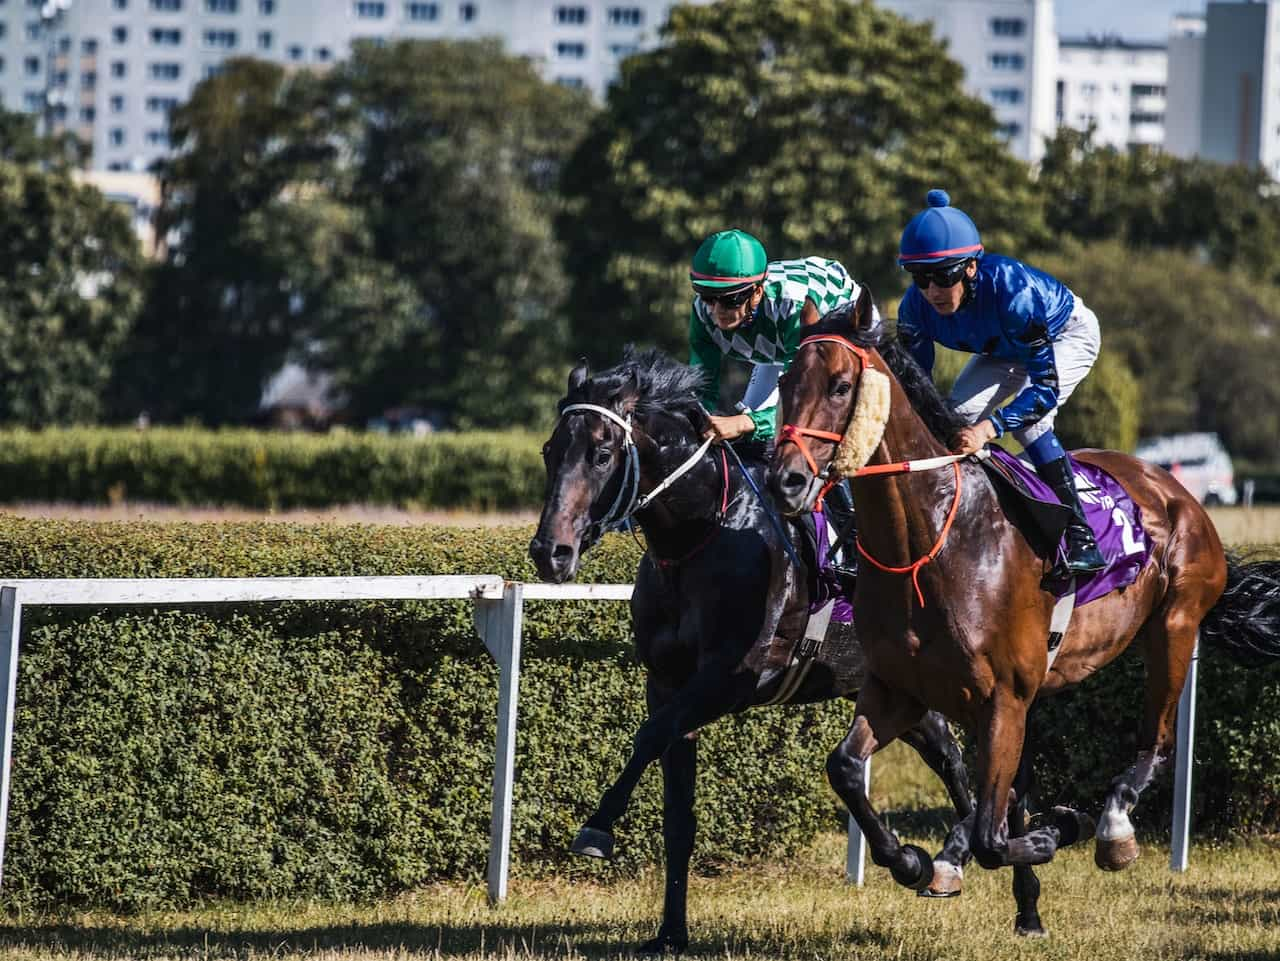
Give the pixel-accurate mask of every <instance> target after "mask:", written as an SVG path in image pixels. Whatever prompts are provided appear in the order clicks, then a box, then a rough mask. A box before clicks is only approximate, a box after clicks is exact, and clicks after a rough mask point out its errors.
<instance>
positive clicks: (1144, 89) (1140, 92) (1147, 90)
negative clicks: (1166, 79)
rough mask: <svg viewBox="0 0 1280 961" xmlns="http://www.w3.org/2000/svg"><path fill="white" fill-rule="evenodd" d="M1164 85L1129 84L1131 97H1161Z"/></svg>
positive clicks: (1163, 93)
mask: <svg viewBox="0 0 1280 961" xmlns="http://www.w3.org/2000/svg"><path fill="white" fill-rule="evenodd" d="M1164 95H1165V87H1164V84H1162V83H1135V84H1130V85H1129V96H1131V97H1163V96H1164Z"/></svg>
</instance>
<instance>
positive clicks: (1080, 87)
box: [1055, 36, 1169, 150]
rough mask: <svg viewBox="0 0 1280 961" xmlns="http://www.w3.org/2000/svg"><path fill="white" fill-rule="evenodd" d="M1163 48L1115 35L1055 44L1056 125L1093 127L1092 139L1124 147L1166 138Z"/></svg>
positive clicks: (1158, 142) (1155, 143)
mask: <svg viewBox="0 0 1280 961" xmlns="http://www.w3.org/2000/svg"><path fill="white" fill-rule="evenodd" d="M1168 74H1169V57H1168V49H1167V48H1166V47H1165V45H1164V44H1156V43H1131V42H1129V41H1126V40H1122V39H1121V38H1119V37H1114V36H1103V37H1096V36H1095V37H1085V38H1080V39H1069V38H1063V39H1061V40H1060V41H1059V42H1058V83H1057V97H1056V100H1057V103H1056V110H1055V116H1056V120H1057V123H1058V125H1060V126H1061V125H1065V126H1068V127H1074V128H1076V129H1077V130H1087V129H1089V128H1090V127H1092V128H1093V130H1094V138H1093V139H1094V142H1095V143H1097V144H1105V145H1107V146H1112V147H1116V148H1118V149H1120V150H1125V149H1128V148H1130V147H1135V146H1151V147H1159V146H1161V145H1163V143H1164V138H1165V119H1166V109H1167V94H1168V91H1167V86H1168Z"/></svg>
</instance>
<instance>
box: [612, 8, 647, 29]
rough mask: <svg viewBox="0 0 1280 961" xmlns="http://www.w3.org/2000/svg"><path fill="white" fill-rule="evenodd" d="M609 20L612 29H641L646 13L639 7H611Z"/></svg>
mask: <svg viewBox="0 0 1280 961" xmlns="http://www.w3.org/2000/svg"><path fill="white" fill-rule="evenodd" d="M607 19H608V21H609V26H611V27H639V26H643V25H644V11H643V10H641V9H640V8H639V7H610V8H609V12H608V14H607Z"/></svg>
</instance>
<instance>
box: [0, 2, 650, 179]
mask: <svg viewBox="0 0 1280 961" xmlns="http://www.w3.org/2000/svg"><path fill="white" fill-rule="evenodd" d="M47 2H49V0H0V95H2V96H3V100H4V106H5V107H7V108H9V109H11V110H26V111H29V112H32V113H41V114H44V113H46V112H47V113H48V114H49V119H50V120H51V121H52V122H54V123H55V124H57V125H59V126H62V127H64V128H66V129H70V130H73V131H76V132H77V133H79V134H80V135H81V137H82V138H83V139H84V140H85V141H86V142H88V143H90V144H92V147H93V166H94V167H95V168H96V169H105V170H135V171H137V170H145V169H146V168H147V167H149V166H150V164H151V162H152V161H153V160H155V159H156V158H158V157H160V156H163V155H164V154H165V153H166V151H167V149H168V143H167V141H166V131H167V118H168V113H169V111H170V110H171V109H172V108H173V107H174V106H176V105H177V104H179V103H181V102H183V101H184V100H186V99H187V97H188V96H189V95H190V92H191V89H192V88H193V87H194V86H195V85H196V84H197V83H199V82H200V81H201V80H203V79H204V78H205V77H207V76H209V74H210V73H211V72H212V71H216V70H217V69H218V68H219V65H220V64H221V63H222V62H223V61H224V60H225V59H227V58H229V57H233V56H254V57H260V58H263V59H267V60H273V61H276V62H279V63H282V64H287V65H295V66H304V65H306V66H315V65H323V64H327V63H331V62H332V61H335V60H339V59H341V58H343V57H345V56H346V55H347V54H348V53H349V51H350V49H351V45H352V43H353V42H354V41H356V40H361V39H373V40H375V41H376V40H385V39H389V38H399V37H415V38H445V37H448V38H452V39H460V38H467V37H489V36H497V37H500V38H502V39H503V40H504V41H505V43H506V46H507V48H508V49H509V50H511V51H512V52H513V53H516V54H521V55H525V56H528V57H530V58H531V59H532V60H533V61H534V62H536V63H537V64H538V65H539V67H540V68H541V70H542V71H543V73H544V75H545V76H546V77H547V78H548V79H550V80H555V81H557V82H560V83H563V84H566V85H568V86H574V87H585V88H589V89H591V90H593V91H595V92H596V94H597V95H599V94H602V93H603V91H604V89H605V87H606V86H607V85H608V83H609V81H610V80H611V78H612V77H613V76H615V74H616V73H617V69H618V63H619V61H620V60H621V59H622V58H623V57H625V56H627V55H628V54H631V53H634V52H636V51H637V50H641V49H646V48H649V47H652V46H654V45H655V44H656V43H657V36H658V28H659V27H660V26H661V25H662V24H663V22H664V21H665V20H666V16H667V11H668V9H669V8H670V6H671V4H670V3H668V2H656V0H604V2H600V0H592V2H587V0H580V2H572V0H570V2H553V0H438V2H437V0H69V2H68V0H61V2H62V3H63V4H65V5H66V6H67V9H66V11H65V13H63V14H61V15H60V16H59V17H58V18H57V19H56V20H47V19H46V20H45V21H43V23H44V25H43V26H42V18H41V9H42V7H44V6H45V4H46V3H47ZM47 96H48V97H50V98H51V99H52V101H53V105H52V107H51V108H49V109H48V110H47V111H46V106H45V105H46V97H47Z"/></svg>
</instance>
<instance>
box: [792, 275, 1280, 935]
mask: <svg viewBox="0 0 1280 961" xmlns="http://www.w3.org/2000/svg"><path fill="white" fill-rule="evenodd" d="M870 308H871V300H870V297H869V296H868V295H867V293H866V292H865V291H864V293H863V296H862V298H860V299H859V301H858V303H857V304H854V305H851V306H849V307H847V308H842V309H840V310H838V311H836V312H833V313H832V314H831V315H829V316H828V317H827V318H824V320H823V321H822V323H821V324H819V325H817V326H815V327H814V328H813V330H812V332H811V333H810V334H809V335H808V336H807V337H806V339H805V341H804V342H803V344H802V346H801V348H800V351H799V353H798V354H797V356H796V358H795V360H794V362H793V363H792V366H791V369H790V371H789V373H788V374H787V375H786V376H785V378H784V379H783V382H782V386H781V397H782V409H783V411H784V413H785V419H786V421H787V424H786V426H784V429H783V438H784V439H783V440H781V441H780V442H779V445H778V447H777V449H776V451H775V454H774V458H773V461H772V463H771V465H770V471H769V482H770V484H771V486H772V488H773V490H774V493H775V495H776V497H777V499H778V502H779V504H780V505H783V506H784V507H785V509H786V510H788V511H790V512H793V513H794V512H800V511H804V510H807V509H810V508H811V506H812V504H813V502H814V500H815V498H816V496H817V494H818V491H819V489H820V488H821V486H822V484H823V483H824V482H825V481H826V480H827V479H828V477H827V474H828V470H829V468H830V467H831V466H832V464H833V461H834V462H835V463H837V464H839V466H840V468H841V472H843V473H846V474H850V473H852V472H853V471H854V470H855V469H856V468H859V467H862V466H863V463H866V464H868V465H890V464H893V463H899V462H906V461H918V460H920V459H927V458H936V457H942V458H945V455H947V454H948V453H949V451H948V449H947V446H946V441H947V440H948V439H949V438H950V437H952V436H954V434H955V432H956V431H957V430H958V429H959V428H960V427H961V426H963V424H964V422H963V421H962V420H961V419H960V418H958V417H957V415H955V414H954V412H953V411H952V410H951V408H950V407H949V406H948V405H947V404H946V403H945V401H943V399H942V398H941V396H940V395H939V394H938V392H937V390H936V388H934V386H933V383H932V381H931V380H930V379H929V377H928V375H926V374H925V373H924V372H923V371H922V370H921V369H920V368H919V367H918V366H917V365H916V364H915V363H914V361H912V359H911V357H910V355H909V354H908V352H907V351H906V350H905V348H904V347H902V345H900V344H898V343H897V342H896V341H891V340H889V339H888V338H887V337H886V335H885V333H884V331H883V329H882V327H881V325H880V324H878V323H877V322H876V321H875V320H874V318H873V312H872V311H871V309H870ZM871 372H878V373H871ZM860 395H863V396H862V399H861V400H859V398H860ZM873 395H875V396H874V397H873ZM855 407H856V408H857V414H856V415H855ZM877 409H878V410H879V414H878V416H877V414H876V411H877ZM868 411H870V412H871V413H870V415H868ZM851 418H852V422H853V423H852V425H851ZM847 425H850V426H848V427H847ZM881 431H882V433H881ZM846 433H848V437H847V439H846ZM855 434H857V435H858V436H855ZM851 450H854V451H860V452H861V453H860V454H858V455H857V456H856V458H855V461H856V462H854V463H849V460H850V455H849V452H850V451H851ZM837 452H839V456H838V453H837ZM1074 456H1075V457H1076V458H1077V459H1078V460H1080V461H1083V462H1087V463H1091V464H1096V465H1098V466H1099V467H1101V468H1103V469H1104V470H1105V471H1107V472H1108V473H1109V474H1111V475H1112V476H1113V477H1115V478H1116V480H1117V481H1119V483H1120V484H1121V485H1122V486H1123V487H1124V488H1125V490H1126V491H1128V493H1129V494H1130V496H1131V497H1132V498H1133V501H1134V503H1135V504H1136V505H1137V507H1138V509H1139V510H1140V512H1141V520H1142V524H1143V526H1144V528H1145V530H1146V533H1147V536H1148V538H1149V540H1150V542H1151V544H1152V553H1151V558H1150V560H1149V562H1148V563H1147V565H1146V566H1145V567H1144V568H1143V570H1142V571H1141V573H1140V574H1139V576H1138V578H1137V580H1136V582H1135V583H1133V584H1131V585H1130V586H1129V587H1127V588H1125V589H1123V590H1117V591H1113V592H1112V593H1110V594H1107V595H1105V596H1103V597H1101V598H1098V599H1097V600H1095V601H1093V602H1091V603H1089V604H1087V605H1085V606H1082V607H1081V608H1079V609H1078V610H1077V611H1076V612H1075V614H1074V617H1073V618H1072V620H1071V624H1070V628H1069V630H1068V631H1067V633H1066V635H1065V638H1064V639H1063V641H1062V644H1061V646H1060V647H1059V648H1058V651H1059V653H1058V655H1057V658H1056V660H1054V661H1053V662H1052V666H1051V667H1050V666H1049V663H1050V662H1049V658H1048V649H1047V638H1048V635H1049V622H1050V614H1051V613H1052V609H1053V606H1054V598H1053V597H1052V596H1051V595H1050V594H1048V593H1047V592H1046V591H1044V590H1043V589H1042V588H1041V577H1042V575H1043V574H1044V573H1045V569H1046V561H1045V559H1044V558H1042V557H1041V556H1038V555H1037V554H1036V553H1035V551H1034V550H1033V549H1032V546H1031V544H1030V542H1029V541H1028V540H1027V538H1026V537H1025V536H1024V535H1023V533H1022V532H1021V531H1020V530H1019V529H1018V528H1017V527H1015V526H1014V524H1013V523H1012V522H1011V521H1010V520H1009V519H1008V518H1007V517H1006V516H1005V514H1004V512H1003V511H1002V509H1001V507H1000V504H999V503H998V499H997V493H996V491H995V489H994V488H993V486H992V484H991V482H990V481H989V480H988V479H987V476H986V474H985V471H984V470H983V469H982V468H981V467H980V466H979V465H977V464H976V463H973V462H972V461H966V462H963V463H955V464H952V463H950V462H948V461H945V460H944V463H943V465H940V466H939V469H935V470H926V471H923V472H907V473H896V474H894V473H886V472H885V471H887V470H891V468H887V467H886V468H885V471H882V472H879V473H876V472H872V471H868V470H863V471H861V472H859V473H858V474H857V475H856V478H855V479H854V481H853V484H852V486H853V499H854V505H855V509H856V513H857V518H858V541H859V548H860V550H861V551H862V553H863V556H864V557H865V558H867V559H868V563H864V564H862V565H861V571H860V573H859V577H858V584H857V594H856V598H855V605H854V606H855V609H856V610H857V612H858V614H857V618H858V634H859V638H860V639H861V641H862V643H863V646H864V649H865V651H866V655H867V660H868V676H867V680H866V682H865V684H864V685H863V688H862V691H861V692H860V694H859V696H858V701H857V713H856V715H855V718H854V722H853V726H852V727H851V729H850V731H849V734H848V735H847V737H846V738H845V739H844V741H843V742H842V743H841V744H840V746H839V747H838V748H837V749H836V750H835V751H834V752H833V753H832V755H831V757H830V759H829V761H828V776H829V777H830V780H831V783H832V786H833V787H834V788H835V790H836V792H837V793H838V794H839V795H840V796H841V798H843V799H844V800H845V802H846V803H847V804H848V805H849V809H850V811H851V812H852V813H853V816H854V817H855V818H856V819H857V821H858V824H859V825H860V826H861V828H862V830H863V832H864V833H865V834H866V836H867V838H868V840H869V842H870V846H871V851H872V856H873V858H874V859H875V861H876V863H877V864H880V865H882V866H888V867H891V868H892V869H893V872H894V876H895V877H896V878H898V879H899V880H901V879H902V876H903V874H904V871H905V869H906V866H907V865H906V864H905V863H904V861H914V860H915V859H914V857H913V856H912V855H911V852H904V850H903V847H902V846H901V845H900V844H899V842H898V840H897V839H896V838H895V837H894V836H893V834H892V833H891V832H889V831H888V830H887V829H886V828H885V827H884V826H883V825H881V823H880V821H879V819H878V818H877V815H876V812H875V810H874V809H873V808H872V806H871V804H870V803H869V801H868V800H867V797H866V793H865V791H864V790H863V788H862V784H863V783H864V782H863V778H862V768H863V765H864V764H865V762H866V759H867V758H868V757H870V755H871V754H872V753H873V752H875V751H877V750H879V749H880V748H882V747H884V746H885V745H886V744H888V743H889V742H890V741H892V740H894V739H895V738H897V737H898V736H899V735H900V734H901V733H902V732H903V731H904V730H907V729H908V728H909V727H910V726H911V725H913V724H915V723H916V722H917V721H918V720H919V718H920V717H921V716H922V715H923V714H924V712H925V711H927V710H936V711H939V712H941V713H942V714H944V715H946V716H947V717H949V718H951V719H952V720H954V721H956V722H958V723H960V724H963V725H964V726H965V727H966V728H967V729H968V730H969V731H970V733H971V734H972V736H973V737H974V739H975V741H976V746H977V758H978V772H977V790H978V805H977V810H976V812H975V814H974V816H973V819H972V821H971V822H969V823H967V824H965V825H962V826H961V827H960V828H959V829H957V832H954V833H953V837H952V839H951V841H950V842H949V845H948V846H949V848H950V847H952V846H954V845H960V846H964V845H966V844H967V845H968V846H969V848H970V850H971V852H972V854H973V856H974V858H975V859H976V860H977V861H978V863H979V864H981V865H982V866H983V867H986V868H996V867H1001V866H1004V865H1012V866H1014V867H1015V878H1014V893H1015V895H1016V896H1017V899H1018V919H1017V922H1016V926H1017V930H1018V931H1019V933H1025V934H1030V933H1036V934H1038V933H1042V932H1043V928H1042V927H1041V924H1040V919H1039V915H1038V913H1037V909H1036V899H1037V897H1038V894H1039V883H1038V882H1037V881H1036V880H1035V876H1034V874H1032V873H1031V870H1030V868H1031V866H1032V865H1035V864H1042V863H1044V862H1047V861H1049V860H1050V859H1051V858H1052V857H1053V855H1054V853H1055V851H1056V849H1057V848H1058V847H1060V846H1064V845H1066V844H1069V843H1072V842H1073V841H1075V840H1077V839H1078V838H1079V837H1081V836H1084V835H1085V834H1086V833H1087V831H1088V828H1087V827H1086V825H1087V823H1088V819H1087V818H1085V817H1083V816H1079V815H1077V814H1076V812H1072V811H1068V810H1067V809H1065V808H1056V809H1054V812H1053V814H1051V815H1050V816H1049V817H1048V818H1046V819H1044V820H1042V821H1040V822H1039V823H1033V824H1031V825H1030V826H1028V825H1027V823H1026V821H1025V809H1024V808H1023V807H1022V805H1021V804H1020V803H1015V804H1014V805H1013V807H1012V808H1011V801H1012V800H1014V799H1017V798H1019V796H1020V795H1023V794H1025V791H1021V790H1020V791H1011V789H1012V788H1014V787H1015V779H1016V780H1017V782H1018V787H1020V788H1021V787H1023V786H1024V785H1023V782H1024V780H1025V778H1026V776H1027V775H1028V773H1029V771H1028V769H1027V767H1026V766H1024V765H1023V761H1024V757H1023V755H1024V751H1023V747H1024V737H1025V731H1026V719H1027V712H1028V709H1029V708H1030V707H1031V704H1032V702H1033V701H1035V700H1036V698H1038V697H1039V696H1041V695H1044V694H1051V693H1054V692H1056V691H1061V690H1063V689H1064V688H1067V687H1070V686H1071V685H1073V684H1077V683H1079V682H1080V681H1082V680H1084V679H1085V678H1087V677H1088V676H1089V675H1091V674H1092V673H1093V672H1094V671H1097V670H1099V669H1100V668H1102V667H1103V666H1105V665H1106V664H1107V663H1108V662H1110V661H1111V660H1113V659H1114V658H1115V657H1116V656H1117V655H1119V654H1120V652H1121V651H1123V650H1124V649H1125V648H1126V647H1128V646H1129V645H1130V644H1136V645H1137V647H1138V648H1139V649H1140V650H1141V653H1142V655H1143V657H1144V658H1145V661H1146V666H1147V689H1146V697H1145V714H1144V719H1143V722H1142V730H1141V740H1140V744H1141V745H1142V746H1143V749H1142V750H1141V751H1140V753H1139V754H1138V757H1137V759H1136V761H1135V763H1134V765H1133V766H1132V767H1131V768H1129V769H1128V770H1127V771H1125V772H1124V773H1122V774H1120V775H1119V776H1118V777H1117V778H1116V779H1115V781H1113V782H1112V787H1111V790H1110V792H1109V794H1108V795H1107V798H1106V801H1105V804H1104V806H1103V810H1102V815H1101V818H1100V819H1099V823H1098V832H1097V848H1096V852H1095V857H1096V860H1097V863H1098V864H1099V866H1101V867H1103V868H1106V869H1111V870H1118V869H1121V868H1123V867H1126V866H1127V865H1128V864H1130V863H1132V861H1133V860H1134V859H1135V858H1137V856H1138V845H1137V842H1136V840H1135V838H1134V831H1133V826H1132V824H1131V822H1130V820H1129V812H1130V811H1131V810H1132V809H1133V807H1134V805H1135V804H1136V802H1137V800H1138V796H1139V794H1140V793H1141V792H1142V790H1143V788H1145V787H1146V786H1147V784H1149V783H1150V781H1151V779H1152V777H1153V775H1154V774H1155V772H1156V770H1157V768H1158V767H1159V766H1160V765H1161V764H1162V763H1163V762H1164V761H1165V760H1166V758H1167V757H1168V755H1169V752H1170V750H1171V747H1172V741H1173V733H1174V717H1175V713H1176V709H1177V704H1178V698H1179V695H1180V694H1181V692H1182V685H1183V680H1184V679H1185V677H1186V674H1187V668H1188V665H1189V663H1190V660H1191V657H1192V653H1193V651H1194V650H1195V645H1196V636H1197V631H1199V632H1200V635H1201V637H1202V639H1203V640H1204V641H1205V643H1206V644H1207V645H1217V646H1222V647H1224V648H1226V649H1227V650H1228V652H1229V653H1234V654H1236V655H1237V656H1238V657H1240V658H1241V659H1244V656H1246V655H1249V656H1252V657H1253V658H1254V659H1257V658H1264V659H1270V658H1274V657H1277V656H1280V648H1278V647H1277V645H1276V641H1275V639H1274V633H1273V632H1274V628H1275V624H1276V621H1277V609H1278V608H1280V590H1277V580H1276V574H1277V573H1278V572H1280V564H1275V563H1262V564H1251V565H1248V566H1241V565H1238V564H1236V563H1234V562H1232V563H1230V564H1229V562H1228V558H1227V557H1226V556H1225V554H1224V552H1223V548H1222V544H1221V542H1220V541H1219V539H1218V535H1217V533H1216V531H1215V530H1214V527H1213V524H1212V523H1211V522H1210V520H1209V518H1208V516H1207V515H1206V514H1205V512H1204V510H1203V508H1202V507H1201V506H1200V504H1199V503H1198V502H1197V501H1196V500H1195V499H1194V498H1193V497H1192V496H1191V495H1190V494H1188V493H1187V491H1186V490H1185V489H1183V487H1182V486H1181V485H1179V484H1178V482H1177V481H1176V480H1174V479H1173V478H1172V477H1171V476H1170V475H1169V474H1167V473H1166V472H1165V471H1163V470H1160V469H1159V468H1157V467H1153V466H1151V465H1150V464H1146V463H1144V462H1142V461H1139V460H1137V459H1135V458H1133V457H1129V456H1126V455H1124V454H1120V453H1116V452H1113V451H1100V450H1089V451H1078V452H1076V453H1075V454H1074ZM1229 584H1230V585H1231V588H1230V589H1229V590H1228V592H1227V595H1226V596H1225V597H1224V596H1223V590H1224V588H1225V587H1227V586H1228V585H1229ZM1220 598H1222V600H1221V601H1220V600H1219V599H1220ZM1269 632H1272V633H1271V635H1270V636H1268V634H1269ZM1081 733H1082V735H1084V734H1087V732H1081ZM1094 733H1095V734H1096V733H1097V732H1094ZM1020 768H1021V770H1020ZM1011 794H1012V795H1013V797H1012V798H1011ZM1028 828H1030V829H1028ZM966 833H967V837H966V836H965V835H966ZM950 860H952V861H953V862H954V861H956V858H955V857H954V854H953V856H952V857H951V858H950ZM921 868H922V870H923V871H924V872H926V873H927V872H928V870H929V866H928V865H922V866H921ZM922 883H927V882H926V881H925V879H923V878H922V879H917V881H916V883H915V884H914V885H913V886H916V887H919V886H920V885H921V884H922Z"/></svg>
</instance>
